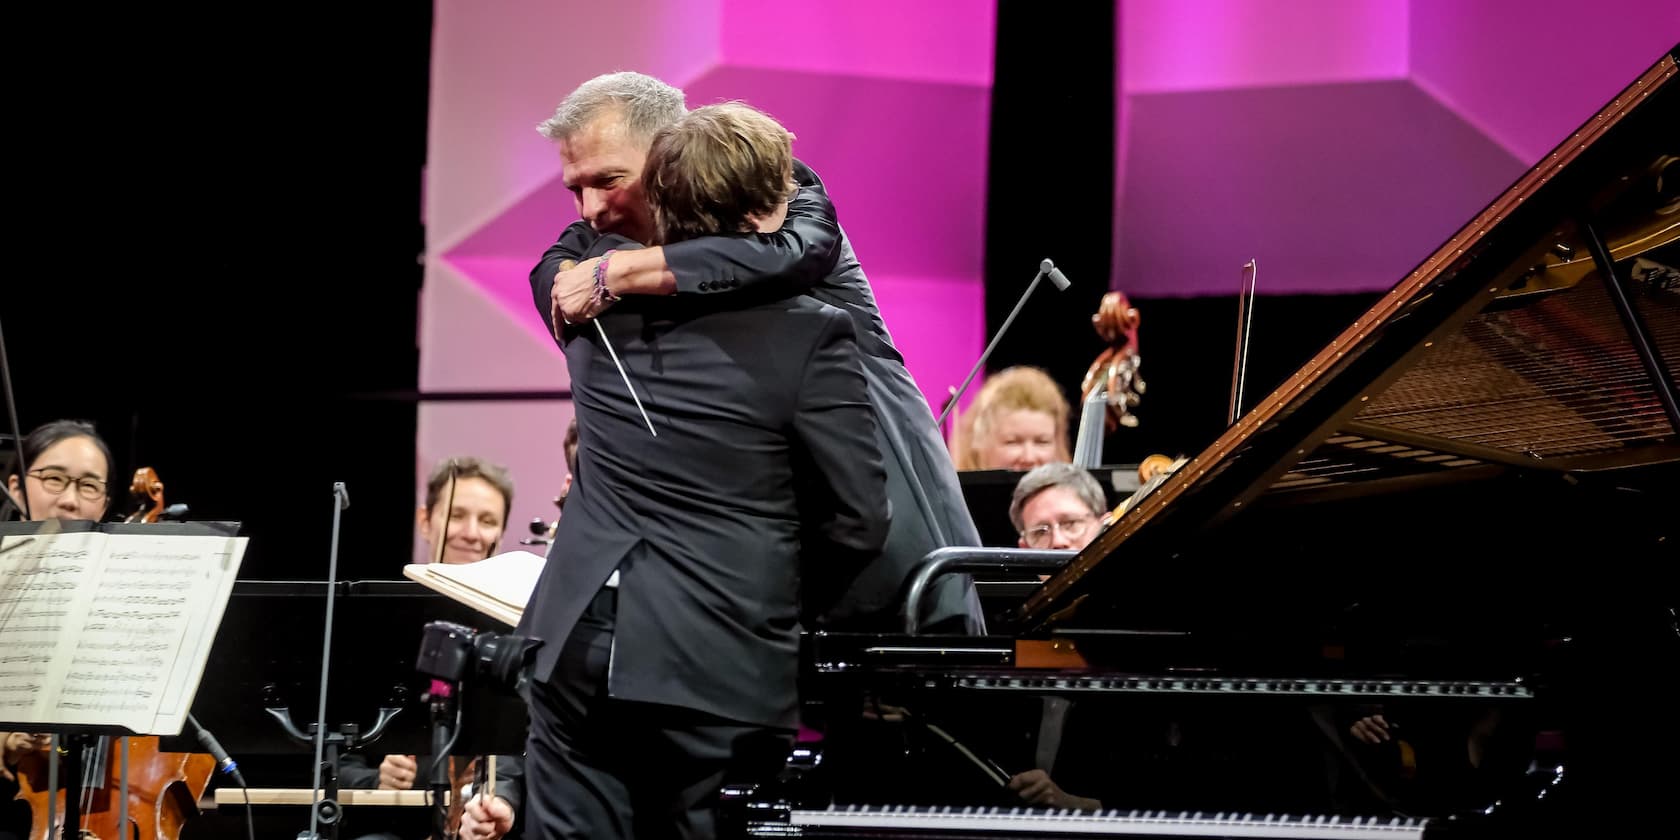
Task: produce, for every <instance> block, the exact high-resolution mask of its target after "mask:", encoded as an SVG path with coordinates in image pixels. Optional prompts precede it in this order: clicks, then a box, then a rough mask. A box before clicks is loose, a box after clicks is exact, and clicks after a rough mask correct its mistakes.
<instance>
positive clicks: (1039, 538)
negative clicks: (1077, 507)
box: [1021, 516, 1097, 548]
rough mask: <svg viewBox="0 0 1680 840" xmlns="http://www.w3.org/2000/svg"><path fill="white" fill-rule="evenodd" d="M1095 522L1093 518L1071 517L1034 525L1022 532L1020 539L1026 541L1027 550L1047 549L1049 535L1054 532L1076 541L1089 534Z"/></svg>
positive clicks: (1049, 539)
mask: <svg viewBox="0 0 1680 840" xmlns="http://www.w3.org/2000/svg"><path fill="white" fill-rule="evenodd" d="M1096 522H1097V518H1096V517H1095V516H1073V517H1069V518H1067V519H1058V520H1056V521H1055V522H1051V523H1048V524H1045V525H1034V526H1033V527H1031V528H1028V529H1027V530H1025V531H1022V532H1021V539H1022V540H1025V541H1026V543H1027V547H1028V548H1048V547H1049V546H1050V543H1051V542H1052V540H1051V538H1050V537H1051V534H1053V533H1055V531H1056V530H1058V529H1059V530H1060V531H1061V532H1062V535H1063V536H1065V537H1067V538H1068V539H1072V540H1077V539H1079V538H1080V537H1083V536H1085V534H1086V533H1088V532H1090V530H1091V526H1092V525H1094V524H1096Z"/></svg>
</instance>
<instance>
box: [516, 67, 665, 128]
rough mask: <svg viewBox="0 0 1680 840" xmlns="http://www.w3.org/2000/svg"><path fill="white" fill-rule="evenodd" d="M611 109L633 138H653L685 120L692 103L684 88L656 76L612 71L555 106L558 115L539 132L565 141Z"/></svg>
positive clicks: (588, 83)
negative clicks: (686, 99)
mask: <svg viewBox="0 0 1680 840" xmlns="http://www.w3.org/2000/svg"><path fill="white" fill-rule="evenodd" d="M609 112H617V114H618V115H619V116H620V117H622V118H623V120H624V127H625V128H626V129H628V130H629V132H630V136H631V137H633V138H635V139H637V140H646V141H652V140H653V135H654V134H656V133H658V131H659V129H661V128H664V127H665V126H668V125H670V124H672V123H674V122H676V121H677V120H680V119H682V117H683V114H686V113H688V106H687V105H686V104H685V101H684V99H683V92H682V91H681V90H678V89H677V88H674V87H671V86H670V85H668V84H665V83H664V82H662V81H660V80H658V79H655V78H654V77H652V76H648V75H645V74H643V73H633V72H630V71H624V72H620V73H608V74H606V75H604V76H596V77H595V78H593V79H590V80H589V81H587V82H584V83H583V84H581V85H578V87H577V90H574V91H572V92H571V95H569V96H567V97H566V98H565V99H564V100H562V101H561V103H560V107H558V108H556V109H554V116H552V117H549V118H548V119H546V120H543V121H542V122H541V123H539V124H538V125H537V133H538V134H541V135H542V136H544V137H547V138H548V139H550V140H553V141H555V142H557V143H558V142H562V141H564V140H568V139H570V138H571V136H572V135H574V134H576V133H578V132H579V131H582V130H583V129H584V127H586V126H588V125H589V124H590V123H592V122H594V121H595V120H596V119H598V118H600V117H601V116H602V115H604V114H606V113H609Z"/></svg>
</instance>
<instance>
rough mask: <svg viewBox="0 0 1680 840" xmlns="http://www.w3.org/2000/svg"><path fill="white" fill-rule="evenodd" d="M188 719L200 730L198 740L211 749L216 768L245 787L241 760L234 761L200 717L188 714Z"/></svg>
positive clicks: (205, 747)
mask: <svg viewBox="0 0 1680 840" xmlns="http://www.w3.org/2000/svg"><path fill="white" fill-rule="evenodd" d="M187 720H188V721H191V722H192V725H193V728H194V729H197V730H198V742H199V743H200V744H203V745H204V749H206V750H208V751H209V753H210V757H211V758H214V759H216V769H217V770H220V771H222V772H223V773H226V774H227V775H229V776H232V777H233V780H234V781H235V782H238V783H239V786H240V787H245V786H246V785H245V775H244V774H243V773H240V772H239V762H236V761H234V760H233V757H232V756H230V755H228V751H227V750H224V749H222V743H221V742H220V741H217V740H216V736H214V735H211V734H210V730H208V729H205V728H204V724H202V723H199V722H198V718H195V717H193V716H192V715H191V714H188V715H187Z"/></svg>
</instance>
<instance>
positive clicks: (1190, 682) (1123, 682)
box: [946, 674, 1534, 700]
mask: <svg viewBox="0 0 1680 840" xmlns="http://www.w3.org/2000/svg"><path fill="white" fill-rule="evenodd" d="M946 684H947V685H950V686H951V687H953V688H963V689H976V690H983V691H1072V692H1116V693H1141V694H1240V695H1247V696H1254V695H1276V696H1280V697H1321V698H1322V697H1346V698H1354V699H1357V698H1365V697H1369V698H1375V699H1401V698H1418V697H1422V698H1455V697H1459V698H1464V699H1469V700H1527V699H1530V698H1532V697H1533V696H1534V692H1533V690H1532V689H1530V688H1529V687H1528V686H1527V685H1525V684H1523V683H1520V682H1471V681H1433V680H1341V679H1278V678H1275V677H1268V678H1262V679H1239V678H1228V677H1150V676H1129V677H1126V676H1106V677H1105V676H1054V675H1042V676H1026V675H1021V674H1007V675H985V674H968V675H953V676H952V677H951V678H950V680H949V682H948V683H946Z"/></svg>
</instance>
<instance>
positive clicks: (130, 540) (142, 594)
mask: <svg viewBox="0 0 1680 840" xmlns="http://www.w3.org/2000/svg"><path fill="white" fill-rule="evenodd" d="M111 539H112V541H111V544H110V547H109V549H108V550H107V553H106V556H105V574H106V575H107V576H110V577H109V578H108V579H109V580H110V581H111V582H112V588H113V590H121V591H122V593H123V594H122V596H121V597H124V598H125V599H128V601H129V602H133V603H136V604H137V605H141V606H148V607H159V608H172V609H179V621H180V624H181V628H182V631H183V634H184V635H183V636H182V638H181V639H180V640H179V642H178V643H177V644H176V646H175V647H174V648H173V651H174V656H173V657H169V659H168V663H167V671H166V676H165V678H164V682H163V694H162V697H161V698H160V699H159V702H158V706H157V711H156V715H155V717H154V718H153V720H152V721H150V722H149V728H147V729H145V730H143V731H145V732H146V733H148V734H152V735H176V734H179V733H180V732H181V730H182V728H184V727H185V726H186V723H187V712H188V711H190V710H191V708H192V700H193V696H194V695H195V694H197V692H198V683H199V681H200V679H202V678H203V676H204V666H205V663H206V662H207V661H209V658H210V646H211V644H213V643H214V642H215V639H216V628H218V627H219V626H221V623H222V612H223V611H224V610H225V609H226V608H227V602H228V597H229V596H230V595H231V594H232V593H233V582H234V578H235V577H236V576H237V575H238V573H239V564H240V561H242V560H243V559H244V557H245V544H246V538H245V537H217V536H193V537H187V536H157V537H152V536H141V535H137V534H124V535H121V536H113V537H112V538H111ZM161 569H169V570H172V571H171V572H169V573H167V574H165V573H162V572H160V571H159V570H161ZM174 570H179V573H177V572H176V571H174ZM165 577H168V578H169V579H170V580H171V581H172V583H171V584H170V586H171V588H172V591H169V590H164V589H161V588H160V587H162V586H163V585H164V584H163V582H162V579H163V578H165ZM102 585H103V581H102ZM136 586H139V587H143V589H136ZM148 664H152V660H148Z"/></svg>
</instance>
